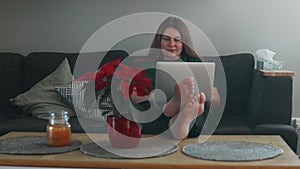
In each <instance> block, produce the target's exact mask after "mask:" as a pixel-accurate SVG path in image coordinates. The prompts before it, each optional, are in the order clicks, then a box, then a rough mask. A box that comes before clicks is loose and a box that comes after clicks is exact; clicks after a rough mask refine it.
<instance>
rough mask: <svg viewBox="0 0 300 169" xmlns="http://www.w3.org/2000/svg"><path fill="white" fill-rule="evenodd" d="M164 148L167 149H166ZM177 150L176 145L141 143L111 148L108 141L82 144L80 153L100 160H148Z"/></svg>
mask: <svg viewBox="0 0 300 169" xmlns="http://www.w3.org/2000/svg"><path fill="white" fill-rule="evenodd" d="M166 147H168V148H167V149H166ZM177 150H178V146H177V145H159V146H157V144H147V143H141V144H140V145H139V146H138V147H137V148H113V147H111V145H110V143H109V142H108V141H101V142H98V143H89V144H84V145H82V146H81V147H80V151H81V152H83V153H84V154H87V155H91V156H95V157H101V158H118V159H129V158H131V159H132V158H135V159H136V158H150V157H158V156H165V155H168V154H172V153H174V152H176V151H177Z"/></svg>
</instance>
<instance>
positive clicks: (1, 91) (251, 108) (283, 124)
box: [0, 51, 298, 152]
mask: <svg viewBox="0 0 300 169" xmlns="http://www.w3.org/2000/svg"><path fill="white" fill-rule="evenodd" d="M94 55H95V54H93V55H92V57H93V56H94ZM99 55H101V56H103V57H104V56H105V57H104V58H105V59H104V60H103V63H105V62H106V61H108V60H111V59H114V58H116V57H118V56H125V57H126V56H127V55H128V54H127V53H126V52H124V51H110V52H108V53H106V52H100V54H99ZM77 56H78V54H77V53H56V52H34V53H30V54H28V55H27V56H25V57H24V56H22V55H20V54H17V53H0V78H1V84H0V135H3V134H6V133H8V132H10V131H42V132H44V131H45V127H46V125H47V123H48V121H46V120H41V119H37V118H34V117H32V116H30V115H28V114H24V112H22V110H21V109H20V108H18V107H16V106H14V105H12V104H11V103H10V102H9V101H8V99H10V98H13V97H15V96H17V95H18V94H20V93H23V92H24V91H27V90H28V89H30V88H31V87H32V86H33V85H34V84H36V83H37V82H38V81H40V80H41V79H43V78H44V77H46V76H47V75H49V74H50V73H51V72H53V71H54V70H55V69H56V67H57V66H58V65H59V63H60V62H61V61H62V60H63V59H64V58H65V57H67V58H68V60H69V62H70V64H71V70H73V69H74V64H75V62H76V59H77ZM219 58H220V59H221V63H222V64H223V68H224V71H225V77H226V83H227V87H226V89H227V92H226V96H225V94H224V93H221V98H222V99H223V100H224V104H225V108H224V112H223V116H222V119H221V121H220V123H219V125H218V127H217V129H216V130H215V131H214V134H247V135H249V134H251V135H252V134H272V135H273V134H276V135H281V136H282V137H283V139H284V140H285V141H286V142H287V143H288V145H289V146H290V147H291V148H292V149H293V150H294V151H295V152H296V149H297V140H298V136H297V133H296V131H295V129H294V128H293V127H291V126H290V123H291V114H292V90H293V77H286V76H279V77H266V76H263V75H262V74H261V73H259V72H258V71H256V70H255V69H254V57H253V55H252V54H247V53H242V54H233V55H227V56H220V57H208V60H210V61H216V59H219ZM218 69H220V65H217V70H216V78H218V76H219V75H218ZM216 87H218V84H216ZM225 98H226V99H225ZM70 123H71V125H72V132H74V133H76V132H84V130H83V129H82V127H81V125H80V123H79V121H78V119H77V118H76V117H72V118H70ZM157 126H159V125H155V126H153V125H151V126H150V125H145V126H144V128H143V132H144V133H152V134H155V132H153V131H156V132H157V133H159V132H161V131H163V130H164V128H163V127H162V128H157V129H156V127H157ZM162 126H164V125H162ZM165 126H166V125H165Z"/></svg>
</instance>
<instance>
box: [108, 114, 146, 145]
mask: <svg viewBox="0 0 300 169" xmlns="http://www.w3.org/2000/svg"><path fill="white" fill-rule="evenodd" d="M107 123H108V128H107V129H108V137H109V141H110V144H111V146H112V147H117V148H134V147H137V146H138V145H139V142H140V138H141V134H142V129H141V127H140V126H139V125H138V124H137V123H136V122H133V121H131V120H129V119H126V118H124V117H114V116H107Z"/></svg>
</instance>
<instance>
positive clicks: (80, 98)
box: [55, 81, 87, 107]
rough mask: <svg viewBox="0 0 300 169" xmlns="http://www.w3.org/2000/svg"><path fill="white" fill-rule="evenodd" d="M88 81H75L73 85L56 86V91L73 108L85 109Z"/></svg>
mask: <svg viewBox="0 0 300 169" xmlns="http://www.w3.org/2000/svg"><path fill="white" fill-rule="evenodd" d="M86 83H87V81H73V82H71V84H67V85H59V86H55V89H56V90H57V91H58V92H59V93H60V94H61V95H62V97H63V98H64V99H66V101H67V102H68V103H69V104H70V105H72V106H73V107H74V106H75V107H84V91H85V90H84V89H83V87H84V85H85V84H86Z"/></svg>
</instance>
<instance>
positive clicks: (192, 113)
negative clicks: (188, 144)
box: [169, 93, 205, 139]
mask: <svg viewBox="0 0 300 169" xmlns="http://www.w3.org/2000/svg"><path fill="white" fill-rule="evenodd" d="M204 102H205V95H204V94H203V93H200V94H198V95H196V96H194V97H193V98H192V99H191V101H190V102H189V103H187V104H186V105H185V106H184V108H183V109H182V111H180V113H178V114H176V115H175V116H173V117H172V118H171V120H170V122H169V127H170V130H171V133H172V134H173V136H174V137H175V138H176V139H184V138H186V137H187V136H188V133H189V129H190V124H191V122H192V121H193V120H194V119H195V118H196V117H197V116H198V115H201V114H202V113H203V111H204Z"/></svg>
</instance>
